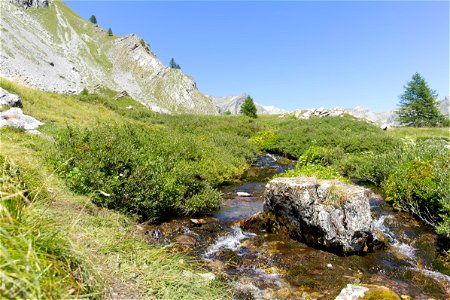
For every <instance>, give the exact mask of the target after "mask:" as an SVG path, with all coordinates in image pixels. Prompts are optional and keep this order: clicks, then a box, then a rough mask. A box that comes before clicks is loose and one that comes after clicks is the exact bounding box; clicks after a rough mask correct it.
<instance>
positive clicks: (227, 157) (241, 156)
mask: <svg viewBox="0 0 450 300" xmlns="http://www.w3.org/2000/svg"><path fill="white" fill-rule="evenodd" d="M246 145H247V146H248V147H245V146H246ZM252 149H253V148H252V147H251V145H250V144H249V143H248V142H247V140H246V139H245V138H242V137H239V136H236V135H230V134H227V133H222V134H217V135H213V134H211V133H208V134H202V135H201V134H199V133H196V132H195V130H193V131H186V129H185V130H184V131H183V132H178V130H174V129H168V128H165V127H160V126H157V127H154V128H151V127H147V126H144V125H137V124H133V125H125V126H119V125H114V126H100V127H97V128H94V129H90V130H88V129H84V130H80V129H73V128H69V129H67V130H63V131H62V132H61V134H60V135H59V136H58V137H57V142H56V148H55V151H54V152H53V153H51V155H50V157H49V158H50V160H52V161H53V163H54V164H55V167H56V169H57V170H59V173H60V174H61V176H62V177H64V178H65V179H66V182H67V183H68V185H69V187H70V188H72V189H73V190H74V191H76V192H79V193H82V194H90V195H92V198H93V201H94V202H95V203H96V204H98V205H101V206H105V207H108V208H114V209H117V210H119V211H122V212H125V213H128V214H132V215H137V216H139V217H140V218H141V219H143V220H148V219H157V218H160V217H162V216H165V217H168V216H170V215H171V214H192V213H196V212H209V211H211V210H214V209H215V208H217V207H218V204H219V200H220V197H219V193H218V191H216V190H215V189H214V187H215V186H217V185H219V184H221V183H224V182H227V181H231V180H232V179H233V178H235V177H238V176H239V175H240V174H241V173H242V172H243V170H244V166H245V165H246V161H247V159H250V158H251V157H252V156H253V155H254V151H253V150H252Z"/></svg>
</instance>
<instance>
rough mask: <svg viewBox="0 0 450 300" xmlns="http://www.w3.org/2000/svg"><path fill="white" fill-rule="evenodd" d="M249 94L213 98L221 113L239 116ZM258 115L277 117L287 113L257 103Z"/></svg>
mask: <svg viewBox="0 0 450 300" xmlns="http://www.w3.org/2000/svg"><path fill="white" fill-rule="evenodd" d="M247 96H248V95H247V94H242V95H240V96H225V97H211V99H212V101H213V103H214V104H215V105H216V107H217V109H218V110H219V113H221V114H224V113H226V112H227V111H229V112H230V113H231V114H232V115H237V114H239V112H240V110H241V105H242V103H244V101H245V98H247ZM255 106H256V110H257V113H258V114H260V115H277V114H284V113H286V112H287V111H286V110H284V109H281V108H277V107H275V106H266V105H262V104H258V103H256V102H255Z"/></svg>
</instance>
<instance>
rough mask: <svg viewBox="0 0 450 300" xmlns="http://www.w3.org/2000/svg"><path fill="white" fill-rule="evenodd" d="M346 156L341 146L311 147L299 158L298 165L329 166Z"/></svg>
mask: <svg viewBox="0 0 450 300" xmlns="http://www.w3.org/2000/svg"><path fill="white" fill-rule="evenodd" d="M343 156H344V151H343V150H342V149H340V148H325V147H317V146H312V147H309V149H308V150H306V151H305V152H304V153H303V154H302V155H301V156H300V157H299V159H298V162H297V165H298V166H308V165H322V166H329V165H332V164H333V163H335V162H337V161H339V160H340V159H341V158H342V157H343Z"/></svg>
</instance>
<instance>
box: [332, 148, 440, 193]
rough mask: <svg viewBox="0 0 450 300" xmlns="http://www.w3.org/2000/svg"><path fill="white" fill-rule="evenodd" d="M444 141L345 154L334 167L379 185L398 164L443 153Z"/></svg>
mask: <svg viewBox="0 0 450 300" xmlns="http://www.w3.org/2000/svg"><path fill="white" fill-rule="evenodd" d="M444 145H445V142H437V141H433V142H428V141H418V142H406V143H404V144H403V145H402V146H398V147H395V148H392V149H390V150H389V151H386V152H383V153H374V152H364V153H359V154H356V155H347V156H345V157H344V159H342V160H341V161H339V162H338V163H337V166H336V168H337V169H338V170H339V172H340V173H341V174H343V175H345V176H349V177H352V178H358V179H362V180H365V181H368V182H371V183H373V184H375V185H376V186H380V185H381V184H382V183H383V182H385V181H386V180H387V179H388V178H389V177H390V176H391V174H392V173H393V172H394V170H396V169H397V168H398V167H399V166H400V165H402V164H404V163H406V162H410V161H414V160H420V161H424V160H431V159H433V158H435V157H439V156H442V155H445V153H446V152H448V150H446V148H445V147H444Z"/></svg>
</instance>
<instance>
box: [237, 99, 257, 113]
mask: <svg viewBox="0 0 450 300" xmlns="http://www.w3.org/2000/svg"><path fill="white" fill-rule="evenodd" d="M240 112H241V114H243V115H245V116H248V117H250V118H257V117H258V116H257V114H256V106H255V103H254V102H253V99H252V97H250V96H247V98H245V101H244V103H242V105H241V111H240Z"/></svg>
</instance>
